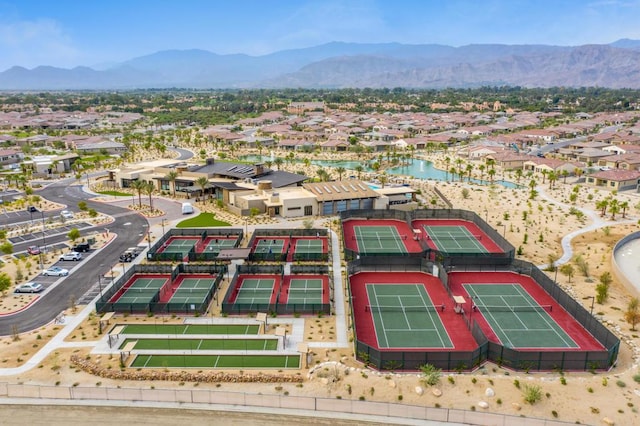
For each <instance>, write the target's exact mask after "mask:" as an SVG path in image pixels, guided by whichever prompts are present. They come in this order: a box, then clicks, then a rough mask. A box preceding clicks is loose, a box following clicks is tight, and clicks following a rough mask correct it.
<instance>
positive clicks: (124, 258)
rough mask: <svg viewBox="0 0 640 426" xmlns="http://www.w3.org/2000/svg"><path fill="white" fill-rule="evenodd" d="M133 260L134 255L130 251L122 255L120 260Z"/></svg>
mask: <svg viewBox="0 0 640 426" xmlns="http://www.w3.org/2000/svg"><path fill="white" fill-rule="evenodd" d="M132 260H133V255H132V254H131V253H129V252H125V253H122V254H121V255H120V262H131V261H132Z"/></svg>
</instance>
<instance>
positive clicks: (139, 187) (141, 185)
mask: <svg viewBox="0 0 640 426" xmlns="http://www.w3.org/2000/svg"><path fill="white" fill-rule="evenodd" d="M146 186H147V183H146V182H145V181H143V180H140V179H138V180H134V181H133V182H131V188H133V189H134V190H135V191H136V192H137V193H138V204H140V208H142V191H144V190H145V187H146Z"/></svg>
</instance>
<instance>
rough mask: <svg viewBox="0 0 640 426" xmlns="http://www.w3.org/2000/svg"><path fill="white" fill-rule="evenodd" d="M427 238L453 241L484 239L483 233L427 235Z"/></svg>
mask: <svg viewBox="0 0 640 426" xmlns="http://www.w3.org/2000/svg"><path fill="white" fill-rule="evenodd" d="M424 238H425V239H426V240H436V241H443V240H444V241H447V240H449V241H453V240H482V235H469V234H464V235H425V237H424Z"/></svg>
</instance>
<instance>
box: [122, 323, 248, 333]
mask: <svg viewBox="0 0 640 426" xmlns="http://www.w3.org/2000/svg"><path fill="white" fill-rule="evenodd" d="M119 326H122V327H123V328H122V329H121V331H120V334H125V335H126V334H162V335H167V334H168V335H181V334H183V335H190V334H202V335H205V334H215V335H227V334H258V333H259V332H260V325H258V324H125V325H122V324H120V325H116V326H115V327H114V330H115V329H116V327H119Z"/></svg>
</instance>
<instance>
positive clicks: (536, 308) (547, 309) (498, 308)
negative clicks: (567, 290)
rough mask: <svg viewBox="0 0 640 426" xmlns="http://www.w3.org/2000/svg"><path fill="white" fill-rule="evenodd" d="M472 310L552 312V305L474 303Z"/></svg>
mask: <svg viewBox="0 0 640 426" xmlns="http://www.w3.org/2000/svg"><path fill="white" fill-rule="evenodd" d="M473 309H474V310H479V311H480V312H483V311H485V312H552V311H553V306H552V305H538V306H481V305H474V306H473Z"/></svg>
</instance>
